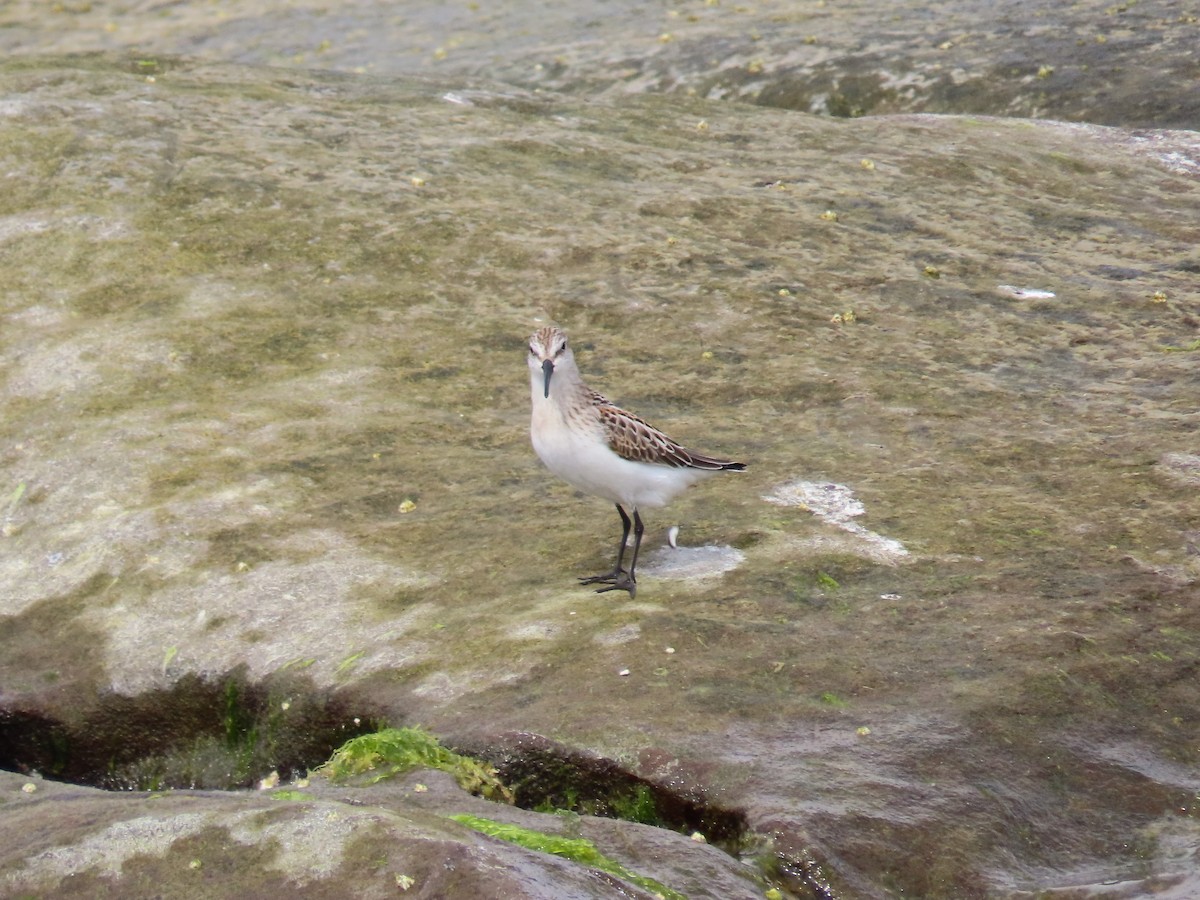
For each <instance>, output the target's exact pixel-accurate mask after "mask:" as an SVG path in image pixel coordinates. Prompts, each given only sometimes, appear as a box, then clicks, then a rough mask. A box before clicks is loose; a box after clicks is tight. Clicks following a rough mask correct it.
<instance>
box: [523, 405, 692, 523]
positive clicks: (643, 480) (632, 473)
mask: <svg viewBox="0 0 1200 900" xmlns="http://www.w3.org/2000/svg"><path fill="white" fill-rule="evenodd" d="M530 436H531V438H532V440H533V449H534V451H535V452H536V453H537V455H538V456H539V457H540V458H541V460H542V462H543V463H545V464H546V468H548V469H549V470H550V471H551V472H553V473H554V474H555V475H557V476H558V477H559V478H561V479H563V480H564V481H566V482H567V483H568V484H571V485H573V486H574V487H576V488H578V489H579V490H581V491H584V492H585V493H588V494H594V495H595V496H597V497H602V498H604V499H605V500H608V501H609V502H611V503H619V504H620V505H621V506H623V507H626V508H627V509H640V508H646V507H656V506H663V505H665V504H666V503H668V502H669V501H670V500H671V499H672V498H673V497H674V496H675V495H676V494H678V493H679V492H680V491H682V490H684V489H685V488H687V487H688V486H689V485H691V484H694V483H695V482H697V481H699V480H700V479H701V478H704V477H705V476H706V475H711V474H712V472H710V471H706V470H702V469H689V468H677V467H673V466H660V465H655V464H653V463H641V462H632V461H630V460H627V459H622V458H621V457H620V456H618V455H617V454H616V453H614V452H613V451H612V450H610V449H609V448H608V444H607V442H606V440H605V439H604V436H603V432H602V430H601V429H600V426H599V423H597V424H596V426H595V428H594V429H589V430H588V431H586V432H581V431H579V430H577V429H572V428H568V427H567V424H566V422H564V421H563V420H562V418H561V416H559V415H558V412H557V410H556V409H555V408H554V406H553V404H552V403H537V404H535V405H534V413H533V423H532V428H531V429H530Z"/></svg>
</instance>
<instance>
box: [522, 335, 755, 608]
mask: <svg viewBox="0 0 1200 900" xmlns="http://www.w3.org/2000/svg"><path fill="white" fill-rule="evenodd" d="M529 384H530V391H531V394H532V399H533V416H532V418H531V420H530V425H529V435H530V437H531V438H532V440H533V449H534V450H535V451H537V455H538V456H539V457H541V460H542V462H544V463H545V464H546V468H548V469H549V470H550V471H551V472H553V473H554V474H555V475H557V476H559V477H560V478H562V479H563V480H564V481H567V482H568V483H570V484H571V485H573V486H575V487H577V488H578V489H579V490H581V491H584V492H586V493H589V494H594V495H596V496H597V497H603V498H604V499H605V500H608V501H610V502H612V503H615V504H616V507H617V512H618V513H619V514H620V516H621V545H620V548H619V549H618V550H617V564H616V566H614V567H613V570H612V571H611V572H606V573H604V574H603V575H594V576H591V577H589V578H581V579H579V583H580V584H599V585H603V587H600V588H597V593H604V592H605V591H615V590H622V591H628V592H629V596H630V597H631V598H632V597H634V596H635V595H636V593H637V577H636V574H635V573H636V569H637V558H638V549H639V548H640V547H641V544H642V532H643V530H644V528H643V526H642V517H641V516H640V515H639V514H638V510H639V509H640V508H642V507H655V506H665V505H666V504H667V503H668V502H670V500H671V498H672V497H674V496H675V495H676V494H678V493H679V492H680V491H682V490H683V489H684V488H687V487H689V486H690V485H692V484H694V483H696V482H697V481H699V480H701V479H702V478H707V477H708V476H709V475H712V474H713V473H714V472H733V471H741V470H742V469H744V468H746V466H745V465H744V464H743V463H740V462H731V461H730V460H725V459H714V458H713V457H711V456H704V455H702V454H700V453H694V452H692V451H691V450H685V449H684V448H683V447H681V446H679V444H677V443H675V442H674V441H673V440H671V439H670V438H669V437H667V436H666V435H665V434H663V433H662V432H661V431H659V430H658V429H657V428H654V427H653V426H651V425H650V424H649V423H647V422H645V421H644V420H642V419H640V418H638V417H637V416H635V415H634V414H633V413H630V412H626V411H625V410H623V409H621V408H620V407H619V406H616V405H614V404H612V403H610V402H609V401H608V400H607V399H606V398H605V397H604V396H602V395H601V394H598V393H596V392H595V391H593V390H592V389H591V388H589V387H588V386H587V385H586V384H584V383H583V377H582V376H581V375H580V374H579V367H578V366H576V365H575V355H574V353H572V352H571V350H570V348H569V347H568V346H567V336H566V334H565V333H564V332H563V331H562V329H560V328H556V327H554V326H552V325H551V326H547V327H545V328H539V329H538V330H537V331H535V332H534V333H533V336H532V337H531V338H530V339H529ZM626 510H629V511H631V512H632V513H633V519H632V522H631V521H630V518H629V513H628V512H626ZM631 525H632V528H633V556H632V558H631V559H630V561H629V568H628V569H625V568H624V565H623V563H624V561H625V547H626V544H627V543H628V541H629V530H630V527H631Z"/></svg>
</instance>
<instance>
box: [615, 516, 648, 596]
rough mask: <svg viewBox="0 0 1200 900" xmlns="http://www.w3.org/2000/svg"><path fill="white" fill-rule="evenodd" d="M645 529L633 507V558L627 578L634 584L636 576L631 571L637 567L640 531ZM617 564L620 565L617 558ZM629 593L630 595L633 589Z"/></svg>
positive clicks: (640, 539) (640, 542) (640, 543)
mask: <svg viewBox="0 0 1200 900" xmlns="http://www.w3.org/2000/svg"><path fill="white" fill-rule="evenodd" d="M645 530H646V529H645V527H643V525H642V517H641V516H640V515H638V511H637V510H636V509H635V510H634V511H633V559H632V560H630V561H629V580H630V581H632V582H633V583H634V584H636V583H637V578H636V577H635V576H634V574H633V571H634V569H636V568H637V556H638V550H640V549H641V547H642V532H643V531H645ZM617 565H618V566H619V565H620V561H619V560H618V563H617ZM629 593H630V595H632V594H633V591H630V592H629Z"/></svg>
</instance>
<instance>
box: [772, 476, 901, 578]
mask: <svg viewBox="0 0 1200 900" xmlns="http://www.w3.org/2000/svg"><path fill="white" fill-rule="evenodd" d="M763 499H764V500H766V501H767V502H768V503H774V504H775V505H776V506H800V507H803V508H805V509H807V510H808V511H809V512H811V513H812V514H813V515H814V516H816V517H817V518H818V519H820V520H821V521H822V522H826V523H828V524H830V525H833V526H834V527H836V528H840V529H842V530H843V531H846V532H848V533H850V534H852V535H854V536H855V537H856V538H858V539H859V540H858V541H856V542H855V543H856V544H859V545H860V547H861V549H856V550H855V552H860V553H861V554H862V555H865V556H868V557H870V558H871V559H876V560H879V561H881V562H891V563H895V562H896V561H897V560H899V559H902V558H903V557H906V556H908V549H907V548H906V547H905V546H904V545H903V544H902V543H900V542H899V541H897V540H895V539H894V538H888V537H884V536H883V535H880V534H876V533H875V532H873V531H869V530H868V529H866V528H864V527H863V526H861V525H859V524H858V523H857V522H853V521H851V520H852V519H855V518H857V517H858V516H861V515H862V514H863V513H865V512H866V511H867V510H866V507H865V506H863V504H862V501H861V500H858V499H857V498H856V497H855V496H854V492H853V491H852V490H850V488H848V487H846V486H845V485H844V484H834V483H832V482H821V483H818V482H815V481H790V482H788V483H787V484H782V485H780V486H779V487H777V488H775V490H774V491H772V492H771V493H770V494H764V495H763ZM864 550H865V551H866V552H862V551H864Z"/></svg>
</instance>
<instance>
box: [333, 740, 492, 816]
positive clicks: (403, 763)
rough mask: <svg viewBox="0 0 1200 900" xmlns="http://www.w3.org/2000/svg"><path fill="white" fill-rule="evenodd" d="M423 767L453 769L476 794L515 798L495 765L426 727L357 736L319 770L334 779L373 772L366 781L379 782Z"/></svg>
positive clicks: (458, 778) (456, 777) (455, 776)
mask: <svg viewBox="0 0 1200 900" xmlns="http://www.w3.org/2000/svg"><path fill="white" fill-rule="evenodd" d="M419 768H426V769H440V770H441V771H443V772H449V773H450V774H451V775H453V776H454V779H455V780H456V781H457V782H458V783H459V785H460V786H461V787H462V788H463V789H464V790H467V791H470V792H471V793H472V794H480V795H482V796H484V797H487V798H488V799H489V800H502V801H504V802H505V803H512V802H513V794H512V791H511V790H509V788H508V787H507V786H506V785H505V784H504V783H503V782H501V781H500V779H499V778H497V777H496V770H495V769H493V768H492V767H491V766H489V765H487V764H486V763H482V762H480V761H479V760H476V759H472V758H471V757H469V756H460V755H459V754H457V753H454V752H453V751H451V750H447V749H446V748H445V747H443V746H442V745H441V744H439V743H438V740H437V738H435V737H434V736H433V735H431V734H430V733H429V732H427V731H425V730H424V729H422V728H385V729H383V730H382V731H377V732H374V733H373V734H364V735H361V736H360V737H356V738H354V739H353V740H350V741H347V742H346V743H345V744H343V745H342V746H341V747H339V748H338V749H337V750H336V751H335V752H334V754H333V756H331V757H330V758H329V761H328V762H326V763H325V764H324V765H323V766H321V767H320V768H319V769H317V771H318V772H321V773H324V774H325V775H327V776H328V777H329V779H330V780H331V781H345V780H347V779H350V778H357V777H359V776H369V777H368V778H367V779H366V783H367V784H375V783H377V782H380V781H383V780H384V779H386V778H392V777H394V776H396V775H402V774H404V773H405V772H410V771H412V770H413V769H419Z"/></svg>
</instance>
